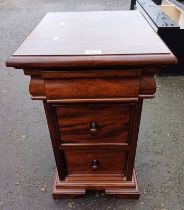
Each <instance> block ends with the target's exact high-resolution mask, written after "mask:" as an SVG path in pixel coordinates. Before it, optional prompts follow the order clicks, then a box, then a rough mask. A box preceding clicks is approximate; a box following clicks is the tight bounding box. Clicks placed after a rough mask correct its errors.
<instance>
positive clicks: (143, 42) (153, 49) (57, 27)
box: [13, 11, 170, 56]
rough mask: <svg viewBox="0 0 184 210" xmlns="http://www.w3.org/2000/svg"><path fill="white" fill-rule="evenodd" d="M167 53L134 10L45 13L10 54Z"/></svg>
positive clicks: (161, 43) (156, 36)
mask: <svg viewBox="0 0 184 210" xmlns="http://www.w3.org/2000/svg"><path fill="white" fill-rule="evenodd" d="M158 53H159V54H162V53H163V54H167V53H170V51H169V50H168V48H167V47H166V45H165V44H164V43H163V42H162V41H161V39H160V38H159V37H158V35H157V34H156V33H155V32H154V31H153V30H152V28H151V27H150V26H149V24H148V23H147V22H146V20H145V19H144V17H143V16H142V15H141V13H139V12H138V11H110V12H109V11H105V12H101V11H99V12H61V13H60V12H58V13H48V14H47V15H46V16H45V17H44V18H43V19H42V21H41V22H40V23H39V24H38V26H37V27H36V28H35V29H34V30H33V31H32V33H31V34H30V35H29V36H28V37H27V38H26V39H25V41H24V42H23V43H22V44H21V45H20V47H19V48H18V49H17V50H16V52H15V53H14V54H13V55H41V56H43V55H90V54H97V55H99V54H103V55H112V54H116V55H122V54H158Z"/></svg>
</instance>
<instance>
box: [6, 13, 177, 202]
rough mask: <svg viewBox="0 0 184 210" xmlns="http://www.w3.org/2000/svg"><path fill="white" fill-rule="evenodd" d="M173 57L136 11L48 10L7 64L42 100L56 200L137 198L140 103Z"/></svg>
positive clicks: (38, 98)
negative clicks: (89, 194) (95, 194)
mask: <svg viewBox="0 0 184 210" xmlns="http://www.w3.org/2000/svg"><path fill="white" fill-rule="evenodd" d="M86 50H87V51H86ZM86 52H88V53H87V54H86ZM89 52H90V53H91V54H90V53H89ZM99 52H100V53H99ZM176 62H177V61H176V58H175V57H174V55H173V54H172V53H171V52H170V50H169V49H168V48H167V47H166V46H165V44H164V43H163V42H162V40H161V39H160V38H159V37H158V36H157V35H156V33H155V32H154V31H153V30H152V29H151V27H150V26H149V24H148V23H147V22H146V20H145V19H144V18H143V17H142V16H141V14H140V13H138V12H136V11H111V12H79V13H77V12H76V13H49V14H48V15H46V17H45V18H44V19H43V20H42V21H41V23H40V24H39V25H38V26H37V27H36V28H35V29H34V30H33V32H32V33H31V34H30V35H29V36H28V38H27V39H26V40H25V41H24V42H23V43H22V44H21V45H20V47H19V48H18V49H17V51H16V52H15V53H14V54H13V55H12V56H10V58H9V59H8V60H7V63H6V64H7V66H11V67H14V68H20V69H22V68H23V69H24V73H25V75H30V76H31V82H30V87H29V90H30V94H31V96H32V99H36V100H43V102H44V108H45V113H46V117H47V122H48V127H49V132H50V136H51V142H52V147H53V152H54V157H55V162H56V167H57V171H58V172H57V174H56V179H55V182H54V185H53V197H54V198H74V197H77V196H80V195H84V194H85V193H86V191H87V190H103V191H104V192H105V193H106V194H108V195H113V196H116V197H118V198H134V199H135V198H136V199H137V198H139V195H140V192H139V189H138V185H137V180H136V175H135V172H134V162H135V154H136V146H137V140H138V132H139V125H140V118H141V109H142V102H143V99H144V98H152V97H154V94H155V91H156V84H155V80H154V74H155V73H156V72H159V70H160V69H161V68H162V67H163V66H165V65H168V64H175V63H176ZM40 167H41V166H40ZM142 170H144V168H143V169H142Z"/></svg>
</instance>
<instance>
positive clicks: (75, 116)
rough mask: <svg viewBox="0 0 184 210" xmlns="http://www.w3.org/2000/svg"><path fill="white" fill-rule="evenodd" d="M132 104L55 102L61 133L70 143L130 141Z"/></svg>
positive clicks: (65, 140) (62, 137)
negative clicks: (58, 104) (66, 103)
mask: <svg viewBox="0 0 184 210" xmlns="http://www.w3.org/2000/svg"><path fill="white" fill-rule="evenodd" d="M131 109H132V106H131V105H122V104H113V105H97V104H90V105H89V104H85V105H62V106H56V115H57V121H58V127H59V131H60V137H61V141H62V142H67V143H94V142H96V143H126V142H128V134H129V126H130V116H131Z"/></svg>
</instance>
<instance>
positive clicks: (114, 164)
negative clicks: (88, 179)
mask: <svg viewBox="0 0 184 210" xmlns="http://www.w3.org/2000/svg"><path fill="white" fill-rule="evenodd" d="M65 155H66V161H67V165H68V174H69V175H70V174H94V175H95V174H109V173H112V174H122V176H123V174H124V173H125V168H126V159H127V155H126V153H125V152H121V151H116V150H115V151H112V150H111V151H108V152H107V151H106V150H101V151H100V152H99V151H95V150H86V151H84V150H78V151H77V150H73V151H71V150H67V151H65ZM95 160H96V161H97V162H98V163H97V166H96V167H97V169H95V170H94V169H93V161H95Z"/></svg>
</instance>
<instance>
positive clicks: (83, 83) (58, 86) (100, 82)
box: [45, 78, 139, 100]
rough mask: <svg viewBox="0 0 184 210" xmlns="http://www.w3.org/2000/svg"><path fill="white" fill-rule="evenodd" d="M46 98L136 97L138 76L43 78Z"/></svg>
mask: <svg viewBox="0 0 184 210" xmlns="http://www.w3.org/2000/svg"><path fill="white" fill-rule="evenodd" d="M45 94H46V97H47V99H48V100H59V99H99V98H119V97H120V98H121V97H129V98H131V97H138V94H139V78H81V79H45Z"/></svg>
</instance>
